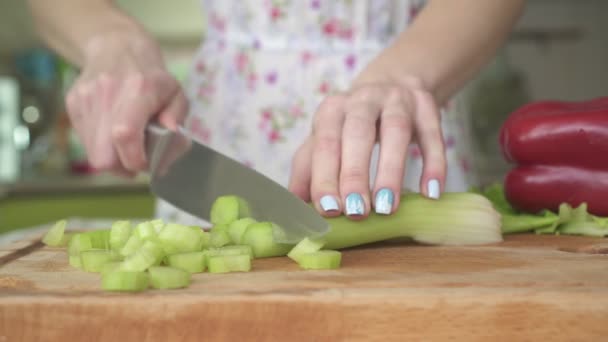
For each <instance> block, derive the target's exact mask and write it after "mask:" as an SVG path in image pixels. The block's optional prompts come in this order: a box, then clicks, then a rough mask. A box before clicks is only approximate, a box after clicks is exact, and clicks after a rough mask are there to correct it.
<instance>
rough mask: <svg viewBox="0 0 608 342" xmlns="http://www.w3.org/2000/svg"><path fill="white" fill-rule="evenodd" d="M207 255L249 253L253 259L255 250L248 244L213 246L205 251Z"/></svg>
mask: <svg viewBox="0 0 608 342" xmlns="http://www.w3.org/2000/svg"><path fill="white" fill-rule="evenodd" d="M203 253H205V254H206V255H207V258H209V257H210V256H218V255H243V254H244V255H248V256H249V257H250V258H251V259H253V250H252V249H251V246H247V245H232V246H225V247H221V248H211V249H208V250H206V251H204V252H203Z"/></svg>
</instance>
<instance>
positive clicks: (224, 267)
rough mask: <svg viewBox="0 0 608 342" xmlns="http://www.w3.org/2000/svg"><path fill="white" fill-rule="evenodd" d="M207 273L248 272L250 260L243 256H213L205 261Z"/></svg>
mask: <svg viewBox="0 0 608 342" xmlns="http://www.w3.org/2000/svg"><path fill="white" fill-rule="evenodd" d="M207 268H208V269H209V273H228V272H249V271H251V258H250V257H249V256H248V255H245V254H239V255H215V256H210V257H209V258H208V259H207Z"/></svg>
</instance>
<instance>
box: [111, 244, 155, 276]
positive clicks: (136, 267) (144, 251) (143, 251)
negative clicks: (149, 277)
mask: <svg viewBox="0 0 608 342" xmlns="http://www.w3.org/2000/svg"><path fill="white" fill-rule="evenodd" d="M164 256H165V253H164V251H163V248H162V247H161V246H160V244H158V243H156V242H154V241H146V242H144V244H143V245H142V246H141V247H140V248H139V249H138V250H137V251H136V252H135V253H134V254H132V255H131V256H129V257H128V258H127V259H125V260H124V261H123V262H122V265H121V266H120V270H121V271H131V272H141V271H145V270H146V269H148V268H149V267H150V266H153V265H158V264H160V261H161V260H162V259H163V257H164Z"/></svg>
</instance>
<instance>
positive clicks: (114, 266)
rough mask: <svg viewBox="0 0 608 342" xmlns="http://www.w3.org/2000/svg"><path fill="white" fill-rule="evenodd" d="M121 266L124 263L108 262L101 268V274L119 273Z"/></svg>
mask: <svg viewBox="0 0 608 342" xmlns="http://www.w3.org/2000/svg"><path fill="white" fill-rule="evenodd" d="M121 265H122V262H120V261H110V262H106V263H105V264H103V265H102V266H101V273H108V272H114V271H119V270H120V266H121Z"/></svg>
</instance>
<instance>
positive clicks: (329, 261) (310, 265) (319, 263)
mask: <svg viewBox="0 0 608 342" xmlns="http://www.w3.org/2000/svg"><path fill="white" fill-rule="evenodd" d="M298 259H299V262H298V265H300V267H301V268H303V269H307V270H329V269H335V268H339V267H340V263H341V262H342V253H340V252H338V251H332V250H322V251H317V252H313V253H304V254H301V255H300V256H299V257H298Z"/></svg>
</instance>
